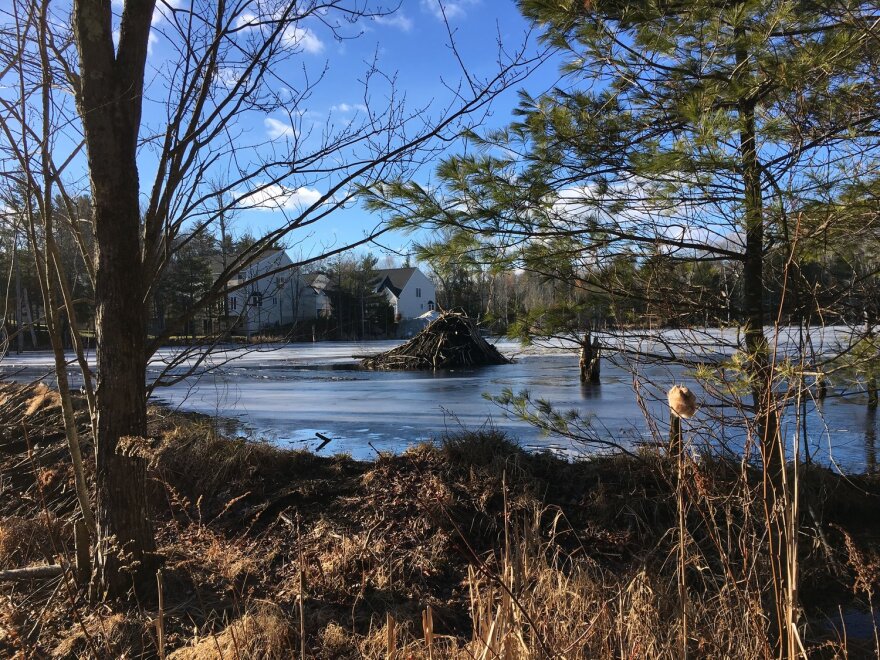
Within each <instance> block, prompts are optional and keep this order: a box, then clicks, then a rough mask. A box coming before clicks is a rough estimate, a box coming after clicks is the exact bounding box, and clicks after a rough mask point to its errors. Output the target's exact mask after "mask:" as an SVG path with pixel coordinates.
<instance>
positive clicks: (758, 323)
mask: <svg viewBox="0 0 880 660" xmlns="http://www.w3.org/2000/svg"><path fill="white" fill-rule="evenodd" d="M740 36H741V37H742V36H743V35H742V34H741V35H740ZM748 66H749V65H748V58H747V54H746V52H745V51H744V50H742V49H741V50H738V51H737V68H738V69H740V73H741V75H742V74H743V73H744V72H745V71H746V70H747V67H748ZM755 107H756V103H755V101H754V99H752V98H744V99H741V101H740V104H739V115H740V122H741V128H740V167H741V171H742V177H743V193H744V194H743V197H744V213H745V231H746V251H745V259H744V264H743V305H744V309H745V318H744V338H745V348H746V351H747V353H748V354H749V363H750V365H751V367H750V369H751V381H752V400H753V404H754V410H755V429H756V433H757V435H758V444H759V448H760V451H761V461H762V463H763V473H762V474H763V484H762V489H763V501H764V514H765V519H766V521H767V527H768V529H767V532H768V533H767V539H768V551H769V553H768V554H769V561H770V566H771V570H772V576H773V584H774V588H773V593H772V597H773V601H774V602H773V607H774V614H775V620H774V621H772V630H773V635H774V637H775V638H776V639H775V642H776V650H777V653H778V656H779V657H788V655H789V648H788V639H787V635H786V632H787V620H788V616H787V609H788V607H789V606H790V605H792V604H791V603H788V602H787V595H788V594H792V595H794V594H795V593H796V592H795V588H794V586H795V585H793V584H790V579H789V572H788V555H787V551H788V544H787V542H786V527H787V526H786V515H787V507H786V506H785V503H786V496H785V491H784V483H785V480H784V473H783V471H784V469H785V447H784V444H783V441H782V438H781V437H780V433H779V416H778V411H777V406H776V397H775V394H774V392H773V373H772V361H771V359H770V349H769V346H768V344H767V338H766V336H765V335H764V322H765V313H764V273H763V269H764V210H763V199H762V192H761V169H760V165H759V162H758V153H757V140H756V126H755Z"/></svg>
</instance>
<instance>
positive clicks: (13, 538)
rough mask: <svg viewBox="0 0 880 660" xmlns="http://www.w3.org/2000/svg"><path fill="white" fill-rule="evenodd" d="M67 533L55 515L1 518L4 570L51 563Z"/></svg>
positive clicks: (0, 562) (0, 555)
mask: <svg viewBox="0 0 880 660" xmlns="http://www.w3.org/2000/svg"><path fill="white" fill-rule="evenodd" d="M67 531H68V530H65V529H64V525H63V524H62V522H61V521H60V520H58V519H57V518H55V517H54V516H51V515H50V516H46V515H41V516H38V517H36V518H21V517H18V516H8V517H5V518H0V569H9V568H17V567H20V566H26V565H28V564H38V563H51V560H52V559H53V558H54V557H55V554H56V553H55V549H56V548H57V547H58V543H59V540H60V539H61V538H63V537H64V536H65V534H66V532H67ZM53 537H54V540H53Z"/></svg>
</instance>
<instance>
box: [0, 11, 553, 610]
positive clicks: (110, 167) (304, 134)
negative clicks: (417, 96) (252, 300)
mask: <svg viewBox="0 0 880 660" xmlns="http://www.w3.org/2000/svg"><path fill="white" fill-rule="evenodd" d="M113 7H114V5H113V4H112V3H110V2H109V1H107V0H74V2H73V6H72V11H71V9H70V8H69V7H68V6H67V5H65V4H63V3H55V2H51V1H50V0H41V1H40V2H26V1H24V0H14V2H12V5H11V8H10V9H8V10H5V19H6V25H5V26H4V28H3V29H2V32H3V46H2V54H0V57H2V59H0V74H2V79H3V83H4V85H6V86H7V87H9V86H11V85H12V84H13V83H14V85H15V89H16V91H17V94H16V95H15V96H14V97H13V98H9V97H8V96H5V95H4V96H3V97H2V98H0V109H2V111H0V130H2V134H3V149H4V157H5V159H6V162H7V164H8V165H9V166H10V167H8V168H7V169H8V170H9V171H10V172H11V174H10V177H9V178H10V180H11V181H12V182H14V183H15V184H17V185H22V186H24V188H25V190H26V191H27V194H26V195H25V198H26V199H27V200H31V199H33V200H35V201H36V202H35V205H33V206H31V202H30V201H28V202H27V204H28V207H27V209H26V213H27V215H28V217H29V218H30V219H31V224H30V225H29V226H30V227H31V228H32V229H31V230H30V231H31V238H32V242H34V244H35V245H37V244H38V245H40V246H41V248H42V252H41V255H42V256H39V257H38V259H40V262H39V263H40V268H41V271H40V272H41V282H43V284H44V286H43V291H42V293H43V298H44V304H45V307H46V309H47V310H49V311H48V314H47V322H48V323H49V325H50V328H49V329H50V333H51V334H52V336H53V348H55V349H56V350H55V352H56V367H57V369H56V372H57V375H58V380H59V384H62V382H63V381H64V379H65V378H66V364H65V360H64V355H63V351H61V350H60V345H59V346H58V347H55V343H56V342H55V339H54V337H56V336H58V332H59V328H58V320H57V319H56V318H54V315H55V314H56V313H57V310H59V309H61V308H63V309H64V310H65V313H66V314H67V316H68V318H70V319H71V326H72V329H73V335H74V337H75V339H74V345H75V348H76V349H77V355H78V358H79V367H80V369H81V371H82V373H83V378H84V381H85V390H86V392H87V396H88V399H89V402H90V410H91V414H92V420H93V430H94V435H95V461H96V500H95V501H96V525H95V532H96V534H95V536H96V545H95V548H96V551H95V570H94V574H93V579H92V586H93V593H94V594H95V595H97V596H100V597H106V596H112V595H118V594H121V593H124V592H125V591H126V590H127V589H129V588H130V587H131V586H132V584H135V585H138V584H144V583H146V581H147V580H148V579H149V578H151V572H152V570H153V567H154V566H155V563H156V562H155V559H156V557H155V542H154V539H153V534H152V529H151V524H150V515H149V512H148V510H147V499H146V493H145V483H144V481H145V472H144V460H143V458H142V457H141V455H140V451H139V447H140V445H141V443H142V442H143V440H142V439H143V438H144V436H146V434H147V417H146V398H147V391H148V390H147V383H146V382H145V381H146V376H145V374H146V367H147V363H148V360H149V358H150V356H151V355H152V354H153V353H154V352H155V350H156V349H157V348H158V347H159V346H160V345H161V344H162V342H163V341H164V340H165V339H166V336H165V335H164V334H161V333H160V334H159V335H158V336H156V337H149V336H148V332H147V327H148V309H149V301H150V298H151V295H152V293H153V290H154V288H155V286H156V283H157V282H158V280H159V277H160V275H161V274H162V272H163V271H164V269H165V267H166V265H167V264H168V263H169V260H170V258H171V256H172V254H173V252H174V251H175V250H179V249H183V247H184V246H185V245H186V244H187V242H188V241H190V240H194V239H195V238H196V237H198V236H200V235H203V234H204V233H206V232H214V231H215V227H216V226H217V225H218V224H219V225H222V224H224V223H225V219H226V218H227V217H228V215H229V214H230V213H233V212H235V211H240V210H244V209H249V208H256V207H260V208H266V207H271V208H273V209H275V211H276V217H278V218H281V221H280V222H277V223H276V224H275V225H274V226H273V228H272V229H270V230H268V231H266V232H265V233H264V234H263V235H261V236H259V237H258V238H257V239H256V240H255V241H254V243H253V244H252V245H251V246H249V247H248V248H247V249H245V250H242V251H241V252H240V253H238V254H236V255H234V256H232V257H230V258H229V259H228V260H227V263H225V268H224V270H223V273H221V275H220V276H219V277H218V278H217V280H216V282H215V283H214V284H213V286H211V287H209V289H208V290H207V291H205V292H204V294H203V295H202V297H201V298H200V299H199V300H197V301H195V302H194V304H193V305H192V306H191V307H190V308H189V309H188V310H187V311H186V313H185V314H184V315H183V318H182V319H179V320H180V321H186V320H187V319H188V318H192V316H193V315H195V314H197V313H198V311H199V310H200V309H203V308H204V307H205V306H207V305H211V304H214V303H216V302H217V301H218V300H219V299H220V298H221V297H222V296H224V295H226V294H227V293H228V292H229V291H230V290H232V287H230V286H229V285H228V282H229V280H230V278H231V276H232V274H234V273H237V272H240V271H241V270H242V269H243V268H246V267H247V266H248V265H249V264H251V263H253V262H254V261H255V260H257V259H258V258H259V257H260V255H261V253H262V252H263V251H264V250H265V249H266V248H267V247H269V246H271V245H273V244H274V243H275V242H276V241H278V240H279V239H280V238H282V237H284V236H286V235H287V234H289V233H290V232H293V231H299V232H310V231H320V225H319V224H318V223H320V222H321V221H322V220H323V219H325V218H327V217H328V216H329V215H330V214H331V213H333V212H334V211H336V210H338V209H340V208H342V207H345V206H347V205H349V204H351V203H352V201H353V200H354V199H355V196H356V195H357V193H358V191H359V190H361V189H363V188H365V187H370V186H373V185H375V184H377V183H379V182H381V181H383V180H385V179H387V178H391V177H401V176H406V175H407V174H408V173H411V172H413V171H415V170H416V169H417V168H418V167H419V165H420V164H421V163H423V162H424V161H425V160H426V159H428V158H430V157H431V156H432V155H433V154H435V153H436V152H437V151H438V150H439V149H441V148H442V147H443V145H444V144H445V143H446V141H448V140H450V139H451V138H454V137H455V136H456V135H457V134H458V133H459V132H460V131H461V130H462V129H465V128H467V127H468V126H469V125H472V124H474V123H476V122H479V121H480V119H481V117H482V113H483V112H484V111H485V110H486V108H487V104H488V103H489V102H490V101H491V100H492V98H493V97H495V96H496V95H497V94H498V93H499V92H500V91H502V90H503V89H505V88H506V87H508V86H509V85H511V84H512V83H514V82H516V81H518V80H521V79H522V77H523V76H524V75H526V73H527V72H528V71H529V70H530V68H531V65H533V64H535V63H536V62H537V61H538V60H539V59H540V57H539V56H535V57H532V58H529V57H527V56H526V55H525V51H524V50H519V51H517V52H514V53H512V54H510V55H509V56H508V55H505V54H504V53H502V54H501V57H500V58H499V65H498V69H497V71H496V72H495V73H494V74H493V75H491V76H489V77H487V78H486V79H484V80H477V79H475V78H474V77H473V76H472V75H469V74H468V72H467V71H462V80H461V82H460V83H456V84H455V85H449V86H447V87H446V91H447V92H448V104H446V105H445V106H443V107H421V108H415V109H410V108H408V107H407V106H406V105H405V103H404V98H405V95H404V94H402V93H401V91H400V90H399V89H397V86H396V84H395V81H394V77H393V76H391V75H389V74H385V73H383V72H382V71H381V70H380V69H379V66H378V63H377V62H375V61H374V62H373V63H372V64H370V65H369V66H367V67H366V71H365V72H364V75H363V78H362V81H363V88H362V95H363V98H362V101H363V109H362V110H361V111H360V112H359V113H358V115H357V116H356V117H355V118H354V119H353V120H351V121H347V122H345V123H343V124H342V125H336V124H334V123H332V122H331V121H329V120H328V121H327V122H326V123H324V124H323V125H310V124H309V123H307V122H306V121H305V120H304V117H305V111H306V110H307V109H308V100H309V98H310V96H311V94H312V93H313V91H314V90H315V89H316V87H317V86H318V85H319V84H320V83H321V81H322V80H323V78H324V75H325V73H326V69H325V71H319V72H318V74H317V75H314V72H312V71H310V70H309V69H308V68H307V67H305V66H303V67H302V68H301V70H300V73H299V74H296V79H295V80H292V79H289V78H288V76H290V75H294V74H292V73H291V72H292V71H296V68H295V67H293V66H290V67H285V66H283V65H284V64H285V63H291V62H294V61H295V60H296V59H297V58H299V57H300V55H301V54H302V53H303V51H304V49H305V48H307V47H308V45H309V43H310V42H309V40H310V39H313V38H314V32H313V30H314V29H316V28H317V27H318V26H320V27H321V29H322V30H325V31H328V32H329V33H330V34H332V35H333V36H334V37H336V38H339V39H345V38H349V37H352V36H357V34H358V33H359V29H360V28H358V24H359V22H361V21H364V20H368V19H370V18H371V17H376V16H381V15H383V14H386V13H388V11H387V10H386V9H384V8H383V7H382V6H380V5H376V6H372V5H371V3H369V2H367V1H366V0H323V1H322V0H308V1H306V2H296V3H294V2H281V1H279V0H257V1H252V0H232V1H226V0H220V1H219V2H213V1H211V2H209V1H207V0H192V3H189V2H178V1H174V2H172V1H171V0H161V1H160V2H159V3H156V2H155V0H146V1H141V2H137V1H134V0H129V1H127V2H125V3H124V4H123V7H122V10H121V14H119V15H116V14H114V9H113ZM151 40H155V41H157V43H160V44H161V45H162V47H163V49H164V51H165V52H168V53H171V55H169V56H168V57H167V58H166V59H164V60H162V61H160V62H158V63H155V64H151V63H149V60H148V54H149V50H150V48H151ZM282 71H284V72H285V73H282ZM160 98H161V100H159V99H160ZM157 113H161V117H162V119H161V120H158V119H153V118H154V117H157ZM272 113H277V114H279V115H282V116H283V117H284V118H285V121H284V122H282V123H283V126H282V130H281V131H280V132H279V135H277V137H275V138H274V139H269V140H266V139H254V138H253V137H251V136H250V134H249V133H248V132H247V131H246V129H245V122H246V121H247V120H255V119H256V120H262V119H265V118H266V117H268V116H269V115H271V114H272ZM276 121H278V120H277V119H276ZM25 145H29V146H25ZM83 160H85V162H83ZM147 163H148V164H149V166H145V164H147ZM13 166H14V167H13ZM147 172H151V173H152V172H155V175H154V176H153V178H152V180H151V181H147V180H146V179H145V173H147ZM86 179H87V187H88V190H89V194H90V197H91V203H92V213H91V218H90V219H89V220H90V222H89V225H90V227H89V230H88V231H89V232H90V233H91V234H92V235H93V238H94V249H93V251H92V250H91V248H90V247H88V246H87V243H88V241H86V240H85V237H84V236H83V235H82V232H83V231H84V230H83V228H82V227H80V226H79V225H80V224H83V223H78V222H76V220H74V222H73V223H72V226H71V228H70V229H71V231H72V232H73V233H74V235H76V236H77V237H78V238H79V239H80V240H79V243H80V245H81V248H82V251H83V254H84V255H86V257H87V261H88V263H89V274H90V276H91V277H92V278H93V281H94V294H95V326H96V340H97V372H96V376H95V378H96V387H95V388H94V389H93V381H92V374H91V372H90V371H89V367H88V365H87V364H86V361H85V358H84V353H83V350H82V345H81V344H82V342H81V341H80V339H79V338H78V332H77V323H76V319H75V318H74V317H73V305H72V300H71V299H70V298H69V296H67V295H66V293H65V289H66V282H65V280H64V277H63V274H62V268H61V264H59V263H58V259H57V254H56V251H55V249H54V248H53V236H54V234H55V232H56V231H57V227H55V225H54V224H53V208H54V207H53V198H52V194H53V193H54V192H57V193H58V194H59V195H60V196H61V199H62V200H64V201H63V203H70V202H71V200H72V199H73V195H72V194H71V193H70V192H69V189H72V188H75V187H80V188H83V187H85V184H86ZM217 180H222V181H224V182H225V183H224V184H223V185H220V186H218V185H214V184H212V183H211V182H212V181H217ZM304 193H307V194H304ZM297 199H299V200H300V203H295V201H296V200H297ZM67 217H69V218H74V219H75V217H76V216H75V215H73V214H67ZM38 228H39V229H38ZM383 231H384V228H382V227H379V226H377V227H375V228H373V229H371V230H368V231H366V232H365V234H364V236H363V237H362V238H359V239H357V240H356V241H353V242H354V243H355V244H363V243H365V242H367V241H368V240H370V239H371V238H373V237H375V236H376V235H378V234H380V233H382V232H383ZM350 247H352V245H351V244H345V245H333V246H331V247H329V248H328V249H326V250H324V251H323V253H322V254H320V255H314V257H313V258H310V259H305V260H303V261H302V262H300V263H297V264H294V266H301V265H304V264H305V263H308V262H310V261H314V260H317V259H319V258H323V257H326V256H330V255H333V254H336V253H339V252H341V251H343V250H345V249H348V248H350ZM265 275H266V274H265V273H262V274H261V276H265ZM247 285H248V282H246V281H242V282H240V283H239V284H237V285H236V286H239V287H241V286H247ZM49 317H51V318H49ZM172 366H174V365H169V368H170V367H172ZM63 389H64V388H63ZM93 392H94V393H93ZM62 393H63V394H66V392H62ZM71 424H72V420H69V424H68V426H70V425H71ZM73 447H74V446H73V444H72V445H71V449H72V450H73ZM82 505H83V513H84V515H85V516H88V515H89V514H88V512H87V509H88V506H87V503H86V502H83V503H82Z"/></svg>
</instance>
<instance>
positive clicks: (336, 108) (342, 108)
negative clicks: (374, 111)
mask: <svg viewBox="0 0 880 660" xmlns="http://www.w3.org/2000/svg"><path fill="white" fill-rule="evenodd" d="M330 111H331V112H352V111H357V112H366V111H367V106H365V105H364V104H363V103H355V104H350V103H339V104H338V105H331V106H330Z"/></svg>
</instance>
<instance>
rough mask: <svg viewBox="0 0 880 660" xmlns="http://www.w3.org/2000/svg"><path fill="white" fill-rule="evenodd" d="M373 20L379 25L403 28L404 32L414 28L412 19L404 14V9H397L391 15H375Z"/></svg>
mask: <svg viewBox="0 0 880 660" xmlns="http://www.w3.org/2000/svg"><path fill="white" fill-rule="evenodd" d="M373 21H374V22H375V23H376V24H377V25H385V26H388V27H393V28H397V29H398V30H402V31H403V32H409V31H410V30H412V29H413V21H412V19H411V18H410V17H409V16H407V15H406V14H404V13H403V12H402V11H396V12H394V13H393V14H391V15H390V16H375V17H373Z"/></svg>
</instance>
